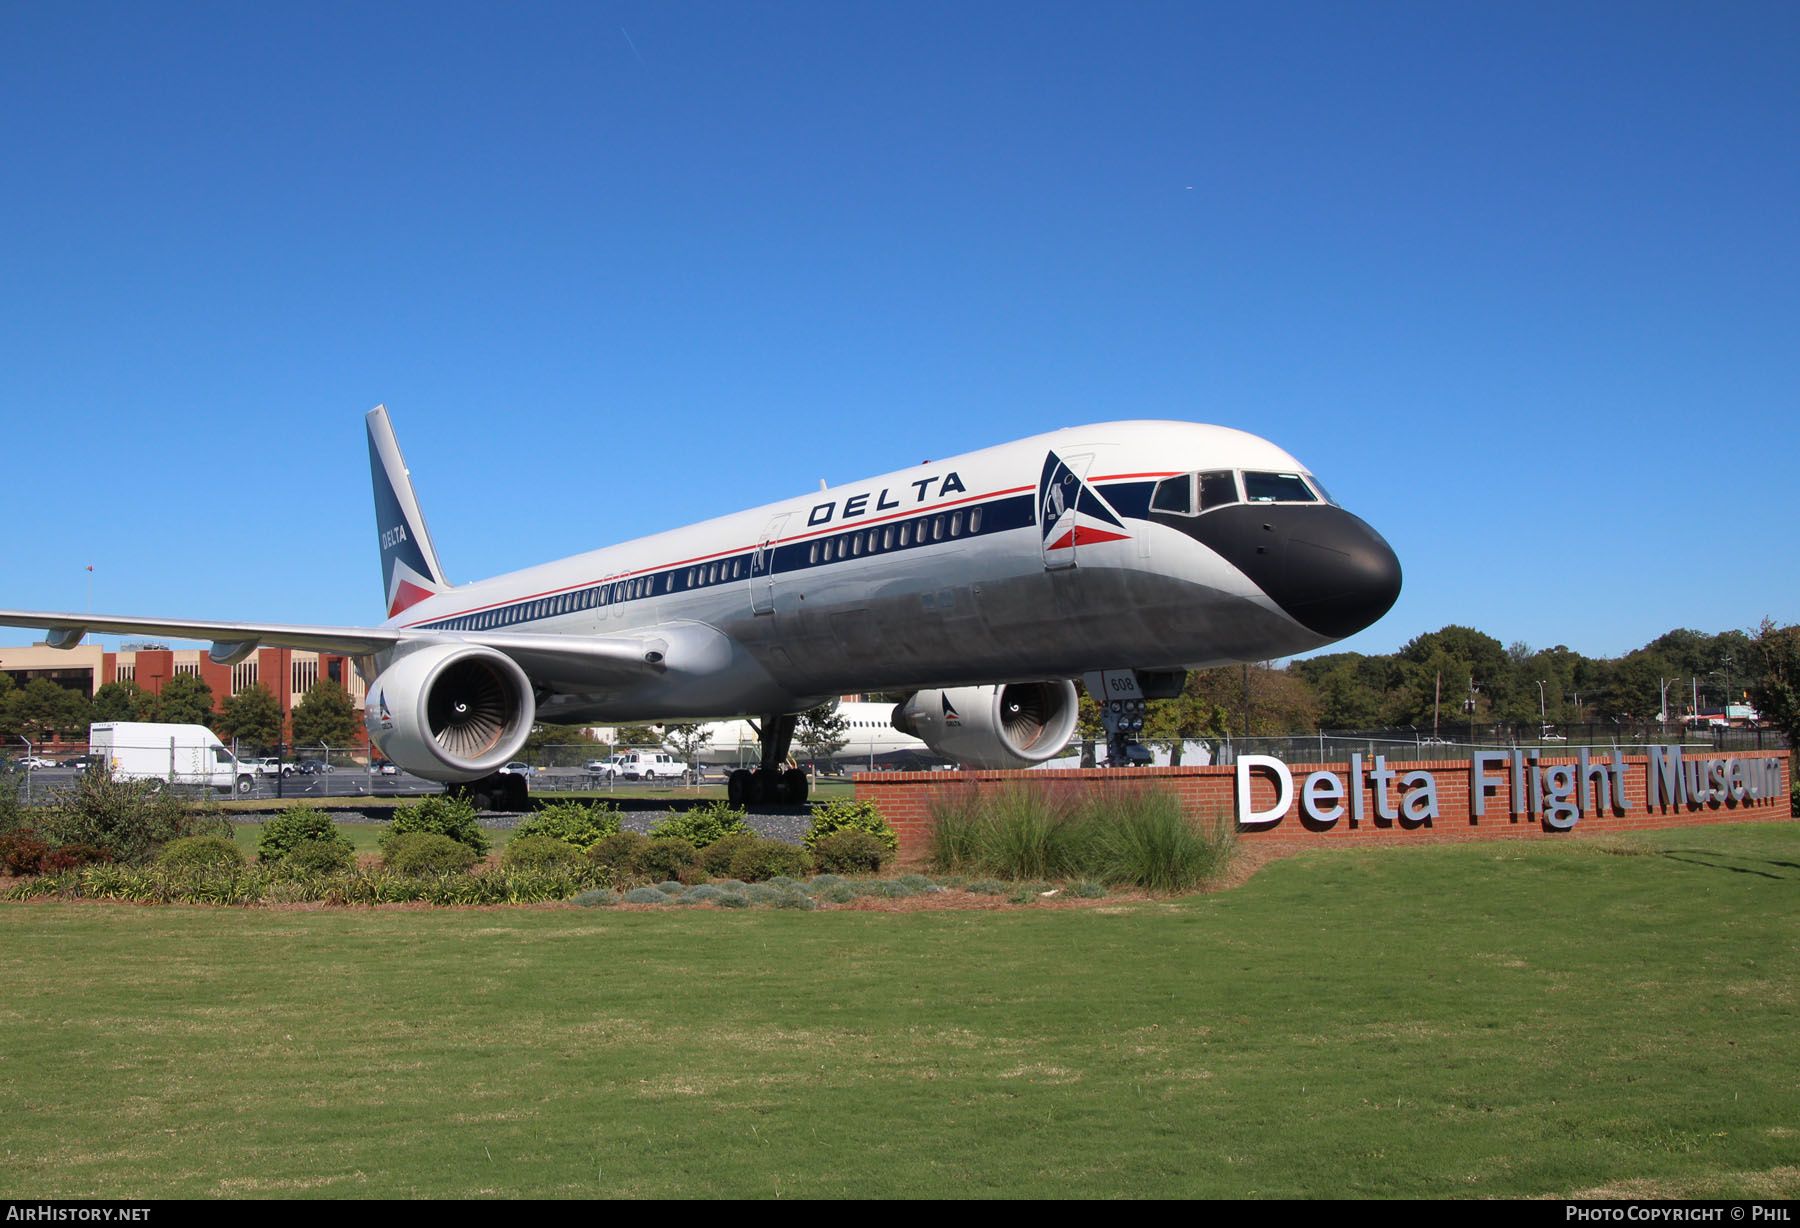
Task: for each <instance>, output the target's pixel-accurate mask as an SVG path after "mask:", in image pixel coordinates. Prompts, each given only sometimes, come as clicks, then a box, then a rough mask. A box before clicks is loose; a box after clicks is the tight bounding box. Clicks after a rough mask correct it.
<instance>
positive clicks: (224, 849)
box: [156, 836, 244, 871]
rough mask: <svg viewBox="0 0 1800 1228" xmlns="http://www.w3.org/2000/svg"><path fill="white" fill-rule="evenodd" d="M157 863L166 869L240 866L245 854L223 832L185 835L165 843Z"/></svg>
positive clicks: (218, 868) (199, 869) (205, 868)
mask: <svg viewBox="0 0 1800 1228" xmlns="http://www.w3.org/2000/svg"><path fill="white" fill-rule="evenodd" d="M156 864H157V865H159V866H161V867H162V868H163V869H165V870H197V871H205V870H240V869H242V868H243V866H244V854H243V853H242V852H240V851H239V850H238V846H237V843H236V842H235V841H232V840H227V839H225V838H224V837H223V836H184V837H182V838H181V839H179V840H171V841H170V842H169V843H168V844H167V845H165V846H164V847H163V850H162V852H161V853H159V854H157V858H156Z"/></svg>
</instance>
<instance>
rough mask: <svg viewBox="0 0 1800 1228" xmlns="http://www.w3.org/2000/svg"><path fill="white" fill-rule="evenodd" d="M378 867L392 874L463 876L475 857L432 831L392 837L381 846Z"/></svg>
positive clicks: (401, 833)
mask: <svg viewBox="0 0 1800 1228" xmlns="http://www.w3.org/2000/svg"><path fill="white" fill-rule="evenodd" d="M381 854H382V856H381V863H382V865H383V866H385V867H386V868H387V869H389V870H391V871H393V872H394V873H396V874H405V875H410V876H413V877H417V876H420V875H427V874H467V873H468V872H469V868H470V867H471V866H473V865H474V864H475V863H476V861H477V860H479V855H478V854H477V853H476V852H475V850H474V849H472V848H470V847H469V846H468V845H466V844H464V843H463V842H462V841H460V840H457V839H453V838H452V837H450V836H446V835H443V834H441V833H439V832H433V831H408V832H399V833H392V832H390V833H389V835H388V838H387V839H386V840H385V841H384V842H383V844H382V848H381Z"/></svg>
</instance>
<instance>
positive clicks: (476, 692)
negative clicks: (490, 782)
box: [363, 644, 537, 782]
mask: <svg viewBox="0 0 1800 1228" xmlns="http://www.w3.org/2000/svg"><path fill="white" fill-rule="evenodd" d="M536 715H537V703H536V701H535V700H533V699H532V694H531V680H530V679H528V678H527V677H526V676H525V671H524V670H522V669H520V668H519V667H518V666H517V665H516V664H514V662H513V660H512V658H511V657H509V656H507V655H506V654H505V653H501V652H496V651H494V650H493V649H492V648H484V647H482V646H481V645H479V644H434V645H432V646H430V647H427V648H419V649H415V650H414V651H412V652H409V653H407V654H406V655H405V656H403V657H401V658H400V659H399V660H397V661H395V662H394V663H393V664H392V665H390V666H388V667H387V669H385V670H384V671H382V674H381V676H380V677H379V678H377V679H375V682H374V684H373V685H371V686H370V687H369V696H368V700H367V701H366V704H365V707H364V709H363V724H364V725H365V726H366V727H367V729H368V731H369V742H370V744H371V745H373V746H375V747H377V748H379V749H380V751H381V753H382V754H384V755H386V756H387V757H388V758H389V759H392V760H393V761H394V762H395V763H397V764H399V765H400V766H401V767H403V768H405V769H406V770H407V771H409V772H412V773H414V774H416V775H419V776H423V777H425V778H426V779H427V780H441V781H445V782H450V781H459V780H475V779H478V778H479V777H482V776H486V775H489V774H490V773H492V772H494V771H497V770H498V769H499V768H501V767H504V766H505V765H506V763H507V761H508V760H510V759H512V758H514V757H515V756H516V755H517V754H518V753H519V749H520V748H521V747H523V746H524V745H525V739H526V737H527V736H529V735H530V733H531V722H532V718H533V717H535V716H536Z"/></svg>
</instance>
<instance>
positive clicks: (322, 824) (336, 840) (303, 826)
mask: <svg viewBox="0 0 1800 1228" xmlns="http://www.w3.org/2000/svg"><path fill="white" fill-rule="evenodd" d="M308 843H311V844H329V845H335V846H339V847H341V848H342V849H343V850H344V852H345V853H346V854H347V855H349V856H350V858H351V861H352V863H354V861H355V849H356V846H355V845H353V844H351V843H350V837H348V836H346V835H344V833H343V832H341V831H339V830H338V828H337V824H335V823H333V822H332V821H331V816H330V815H327V814H325V813H324V812H323V811H319V810H314V809H313V808H312V807H311V806H290V807H289V808H288V809H286V810H284V811H282V812H281V813H280V814H278V815H276V816H275V817H274V818H272V819H270V820H268V821H267V822H266V823H264V824H263V825H262V834H261V835H259V836H258V837H257V840H256V856H257V858H258V859H259V860H261V861H262V862H264V863H265V864H268V863H273V862H277V861H280V860H281V859H282V858H283V857H286V856H287V855H288V854H289V853H292V852H293V851H294V850H295V849H296V848H298V847H299V846H300V845H302V844H308Z"/></svg>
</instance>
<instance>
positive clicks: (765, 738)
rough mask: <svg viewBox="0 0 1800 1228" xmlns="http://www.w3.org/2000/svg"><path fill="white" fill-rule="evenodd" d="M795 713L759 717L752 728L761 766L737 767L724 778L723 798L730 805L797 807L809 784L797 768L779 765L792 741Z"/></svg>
mask: <svg viewBox="0 0 1800 1228" xmlns="http://www.w3.org/2000/svg"><path fill="white" fill-rule="evenodd" d="M799 723H800V718H799V717H797V716H782V715H780V714H779V713H776V714H771V715H768V716H765V717H763V719H762V725H761V727H760V728H757V730H756V736H757V738H758V739H759V740H760V741H761V742H762V766H761V767H759V768H757V769H756V770H755V771H754V772H752V771H748V770H746V769H743V768H739V769H738V770H737V771H735V772H733V773H732V774H731V775H730V776H728V777H726V778H725V797H726V800H727V801H729V802H730V803H731V804H732V805H733V806H756V805H762V804H773V805H787V806H799V805H802V804H804V803H805V801H806V792H807V787H808V785H809V784H810V783H811V782H810V781H808V780H807V778H806V773H805V772H803V771H801V770H800V769H799V768H786V769H783V768H782V766H781V765H782V764H783V763H784V762H786V760H787V756H788V749H789V748H790V747H792V746H793V744H794V727H795V726H796V725H798V724H799Z"/></svg>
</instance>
